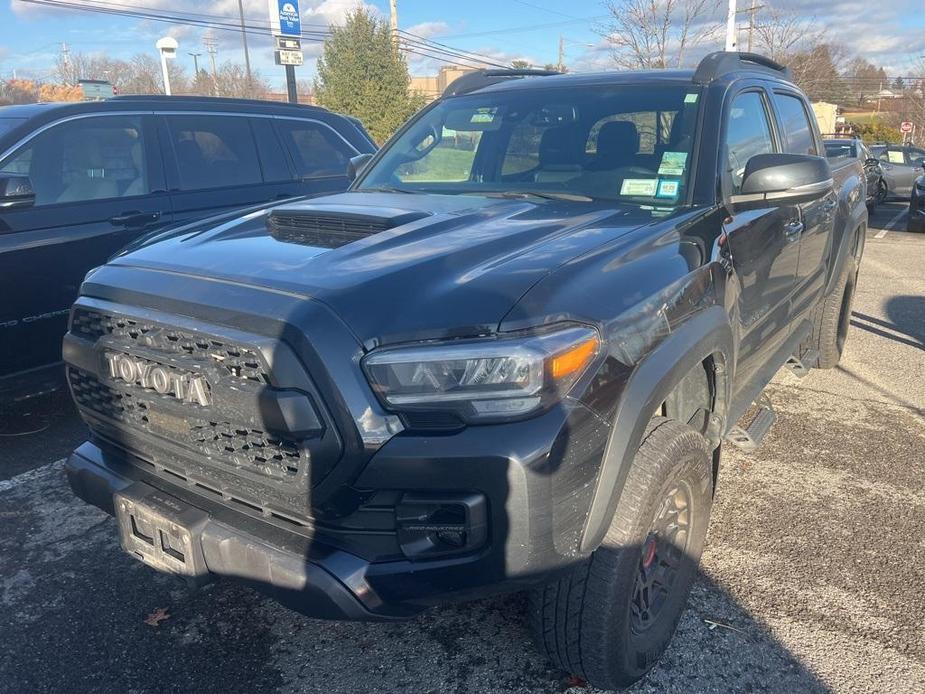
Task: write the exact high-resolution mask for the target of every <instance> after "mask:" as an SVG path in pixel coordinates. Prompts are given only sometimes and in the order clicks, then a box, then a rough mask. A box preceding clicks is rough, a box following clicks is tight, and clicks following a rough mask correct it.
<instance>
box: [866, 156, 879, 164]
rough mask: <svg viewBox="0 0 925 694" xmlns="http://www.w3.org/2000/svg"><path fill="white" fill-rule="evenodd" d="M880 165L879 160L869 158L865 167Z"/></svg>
mask: <svg viewBox="0 0 925 694" xmlns="http://www.w3.org/2000/svg"><path fill="white" fill-rule="evenodd" d="M879 163H880V160H879V159H874V158H873V157H868V158H867V159H865V160H864V166H877V165H878V164H879Z"/></svg>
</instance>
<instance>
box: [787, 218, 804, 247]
mask: <svg viewBox="0 0 925 694" xmlns="http://www.w3.org/2000/svg"><path fill="white" fill-rule="evenodd" d="M804 228H805V227H804V225H803V222H801V221H799V220H794V221H792V222H787V223H786V224H785V225H784V238H785V239H786V240H787V242H788V243H793V242H794V241H798V240H799V239H800V234H802V233H803V229H804Z"/></svg>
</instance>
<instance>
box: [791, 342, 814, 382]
mask: <svg viewBox="0 0 925 694" xmlns="http://www.w3.org/2000/svg"><path fill="white" fill-rule="evenodd" d="M818 363H819V350H815V349H808V350H806V351H805V352H803V355H802V356H799V357H798V356H797V355H796V354H791V355H790V358H789V359H788V360H787V363H786V364H784V366H786V367H787V368H788V369H790V371H791V372H792V373H793V375H794V376H796V377H797V378H803V377H804V376H805V375H806V374H808V373H809V370H810V369H811V368H813V367H814V366H815V365H816V364H818Z"/></svg>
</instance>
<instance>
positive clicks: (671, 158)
mask: <svg viewBox="0 0 925 694" xmlns="http://www.w3.org/2000/svg"><path fill="white" fill-rule="evenodd" d="M686 163H687V152H665V153H664V154H663V155H662V163H661V164H660V165H659V167H658V175H659V176H683V175H684V165H685V164H686Z"/></svg>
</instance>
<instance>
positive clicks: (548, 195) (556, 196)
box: [473, 190, 594, 202]
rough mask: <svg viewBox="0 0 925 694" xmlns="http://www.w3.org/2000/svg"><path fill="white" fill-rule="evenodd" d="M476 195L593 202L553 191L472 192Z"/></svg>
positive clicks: (570, 194) (590, 198) (578, 196)
mask: <svg viewBox="0 0 925 694" xmlns="http://www.w3.org/2000/svg"><path fill="white" fill-rule="evenodd" d="M473 192H475V193H476V194H478V195H491V196H497V197H499V198H526V197H533V198H544V199H546V200H569V201H571V202H594V198H592V197H588V196H587V195H580V194H578V193H560V192H558V191H554V190H486V191H473Z"/></svg>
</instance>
